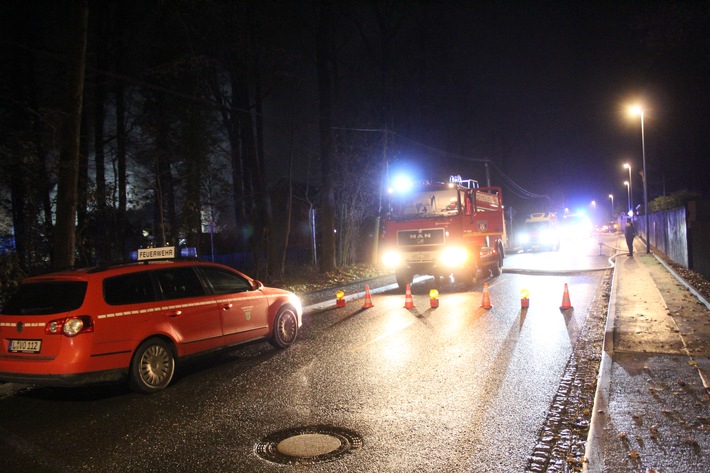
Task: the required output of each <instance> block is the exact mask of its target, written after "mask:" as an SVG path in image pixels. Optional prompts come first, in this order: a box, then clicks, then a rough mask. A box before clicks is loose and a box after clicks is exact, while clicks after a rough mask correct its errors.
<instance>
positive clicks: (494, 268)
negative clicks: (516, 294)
mask: <svg viewBox="0 0 710 473" xmlns="http://www.w3.org/2000/svg"><path fill="white" fill-rule="evenodd" d="M501 260H502V258H501V257H500V256H499V257H498V258H496V262H495V264H494V265H493V266H491V274H492V275H493V276H494V277H497V276H500V273H501V269H502V267H503V261H501Z"/></svg>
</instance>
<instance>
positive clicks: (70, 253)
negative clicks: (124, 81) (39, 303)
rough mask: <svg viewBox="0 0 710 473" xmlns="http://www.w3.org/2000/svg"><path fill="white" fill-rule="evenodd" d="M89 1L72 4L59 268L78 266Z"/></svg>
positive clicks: (59, 211)
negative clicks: (77, 247) (76, 252)
mask: <svg viewBox="0 0 710 473" xmlns="http://www.w3.org/2000/svg"><path fill="white" fill-rule="evenodd" d="M88 17H89V6H88V0H75V1H74V2H72V21H71V26H72V32H73V35H74V36H73V38H72V42H71V53H72V54H71V55H70V57H71V64H70V67H69V78H68V90H67V108H66V111H67V116H66V121H65V123H64V127H63V130H62V148H61V153H60V156H59V181H58V190H57V195H58V198H57V226H56V231H55V235H54V262H53V266H54V267H55V268H64V267H69V266H73V265H74V250H75V247H76V232H75V230H76V208H77V191H78V189H77V185H78V179H79V138H80V130H81V106H82V96H83V91H84V70H85V68H86V63H85V57H86V41H87V34H86V30H87V23H88Z"/></svg>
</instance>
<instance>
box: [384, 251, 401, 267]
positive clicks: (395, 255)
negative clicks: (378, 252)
mask: <svg viewBox="0 0 710 473" xmlns="http://www.w3.org/2000/svg"><path fill="white" fill-rule="evenodd" d="M401 262H402V255H401V254H400V253H399V252H398V251H385V252H384V253H383V254H382V264H383V265H385V266H389V267H396V266H399V265H400V263H401Z"/></svg>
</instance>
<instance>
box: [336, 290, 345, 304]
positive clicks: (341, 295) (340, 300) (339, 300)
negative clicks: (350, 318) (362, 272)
mask: <svg viewBox="0 0 710 473" xmlns="http://www.w3.org/2000/svg"><path fill="white" fill-rule="evenodd" d="M335 307H345V292H343V291H338V292H336V293H335Z"/></svg>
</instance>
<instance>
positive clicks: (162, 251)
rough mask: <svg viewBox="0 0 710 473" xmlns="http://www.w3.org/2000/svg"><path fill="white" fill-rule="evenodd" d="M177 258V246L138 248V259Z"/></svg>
mask: <svg viewBox="0 0 710 473" xmlns="http://www.w3.org/2000/svg"><path fill="white" fill-rule="evenodd" d="M169 258H175V247H173V246H165V247H162V248H141V249H139V250H138V261H147V260H154V259H169Z"/></svg>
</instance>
